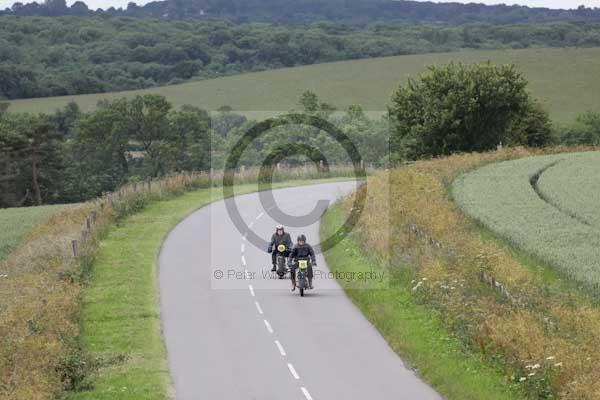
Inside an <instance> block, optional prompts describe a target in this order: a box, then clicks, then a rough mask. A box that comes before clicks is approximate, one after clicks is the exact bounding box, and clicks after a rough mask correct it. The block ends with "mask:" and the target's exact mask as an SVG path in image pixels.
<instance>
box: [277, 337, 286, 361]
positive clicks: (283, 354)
mask: <svg viewBox="0 0 600 400" xmlns="http://www.w3.org/2000/svg"><path fill="white" fill-rule="evenodd" d="M275 344H276V345H277V348H278V349H279V354H281V355H282V356H284V357H285V350H284V349H283V346H282V345H281V343H279V340H276V341H275Z"/></svg>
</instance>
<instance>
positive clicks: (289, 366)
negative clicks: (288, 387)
mask: <svg viewBox="0 0 600 400" xmlns="http://www.w3.org/2000/svg"><path fill="white" fill-rule="evenodd" d="M288 369H289V370H290V373H291V374H292V376H293V377H294V379H300V376H299V375H298V373H297V372H296V370H295V369H294V366H293V365H292V364H290V363H288Z"/></svg>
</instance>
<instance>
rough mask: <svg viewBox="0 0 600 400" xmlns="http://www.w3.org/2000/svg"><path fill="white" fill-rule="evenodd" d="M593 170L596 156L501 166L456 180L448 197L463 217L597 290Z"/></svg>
mask: <svg viewBox="0 0 600 400" xmlns="http://www.w3.org/2000/svg"><path fill="white" fill-rule="evenodd" d="M599 169H600V153H598V152H590V153H573V154H555V155H548V156H540V157H529V158H524V159H519V160H514V161H505V162H501V163H497V164H492V165H488V166H486V167H483V168H481V169H478V170H476V171H474V172H471V173H469V174H467V175H465V176H462V177H460V178H459V179H457V181H456V182H455V183H454V186H453V195H454V198H455V200H456V201H457V203H458V204H459V206H460V207H461V208H462V209H463V210H464V211H465V212H466V213H467V214H468V215H470V216H471V217H473V218H475V219H476V220H477V221H479V222H481V223H482V224H483V225H485V226H486V227H488V228H490V229H491V230H492V231H494V232H496V233H498V234H499V235H500V236H502V237H504V238H506V239H508V240H509V241H510V242H512V243H514V244H516V245H517V246H518V247H519V248H521V249H523V250H525V251H526V252H527V253H530V254H532V255H534V256H536V257H538V258H540V259H541V260H543V261H545V262H547V263H548V264H550V265H552V266H554V267H555V268H557V269H558V270H559V271H561V272H562V273H563V274H564V275H566V276H568V277H571V278H573V279H575V280H576V281H578V282H580V283H583V284H585V285H586V286H590V287H596V288H597V287H598V286H599V285H600V231H599V230H598V223H599V221H600V208H599V207H598V198H599V195H600V191H599V190H598V189H599V187H600V182H599V179H600V178H599V175H598V174H597V172H598V171H599ZM546 174H548V176H546Z"/></svg>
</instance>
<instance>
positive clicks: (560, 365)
mask: <svg viewBox="0 0 600 400" xmlns="http://www.w3.org/2000/svg"><path fill="white" fill-rule="evenodd" d="M562 365H563V363H562V361H561V362H557V363H556V364H554V366H555V367H562Z"/></svg>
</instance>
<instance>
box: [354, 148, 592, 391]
mask: <svg viewBox="0 0 600 400" xmlns="http://www.w3.org/2000/svg"><path fill="white" fill-rule="evenodd" d="M584 150H586V149H583V148H579V149H575V148H553V149H545V150H526V149H504V150H502V151H498V152H491V153H483V154H475V153H474V154H461V155H454V156H451V157H447V158H439V159H434V160H428V161H418V162H416V163H415V164H413V165H410V166H405V167H401V168H396V169H393V170H390V171H388V172H386V173H381V174H379V175H377V176H375V177H372V178H371V179H370V180H369V188H368V191H367V196H366V199H367V200H366V203H365V207H364V211H363V216H362V218H361V219H360V221H359V223H358V225H357V227H356V229H355V232H356V234H357V235H359V238H360V240H359V243H360V244H361V246H362V247H361V250H362V251H366V252H369V253H375V254H380V255H381V256H382V257H383V258H384V261H385V262H386V263H388V264H389V265H390V268H391V270H392V271H402V273H404V274H407V275H408V277H409V278H410V280H409V279H408V278H406V279H405V280H404V281H402V280H398V282H399V283H400V284H404V285H405V286H404V287H405V288H407V289H409V290H410V291H411V292H413V294H414V297H415V298H416V299H418V300H419V301H420V302H421V303H419V304H423V305H426V306H427V307H429V308H430V309H433V310H437V312H438V315H439V317H440V320H441V321H442V322H443V326H444V327H445V328H446V329H448V331H449V332H451V333H452V334H453V335H454V336H455V337H456V338H457V339H459V340H460V342H461V343H463V345H464V346H465V347H466V348H468V349H470V351H472V352H473V354H476V355H478V356H479V357H481V359H482V360H483V361H484V362H485V363H486V364H488V365H492V366H493V365H497V366H499V367H501V368H502V371H503V375H504V376H505V377H506V378H505V379H506V380H507V382H510V384H511V385H514V386H518V387H519V388H520V390H521V391H522V392H523V393H524V394H525V395H526V396H527V397H528V398H536V399H537V398H544V399H549V398H560V399H572V400H581V399H597V398H599V396H600V367H599V366H598V364H597V361H596V360H598V359H599V358H600V350H599V349H598V345H597V344H598V343H600V333H599V332H600V312H599V311H600V309H599V306H598V302H597V296H596V295H594V294H591V293H589V292H588V291H586V290H582V288H581V287H579V285H575V284H570V283H569V282H566V281H565V279H564V277H563V276H561V274H558V273H554V272H553V271H552V270H551V269H550V268H549V267H548V266H546V265H541V264H540V263H539V260H536V259H534V258H533V257H531V256H526V255H525V256H524V255H523V254H522V252H516V251H514V248H513V244H512V243H507V242H505V241H502V240H498V238H497V236H496V235H490V233H489V232H486V230H482V228H481V225H480V224H478V223H477V222H476V221H475V220H473V219H472V218H470V217H468V216H466V215H465V214H464V213H463V212H462V211H461V209H460V208H459V207H458V205H457V204H456V203H455V202H454V201H453V199H452V197H451V185H452V183H453V182H454V181H455V179H456V178H457V177H458V176H461V175H462V174H464V173H467V172H469V171H472V170H474V169H477V168H479V167H481V166H484V165H486V164H491V163H494V162H499V161H505V160H513V159H517V158H524V157H528V156H536V155H543V154H551V153H559V152H574V151H584ZM587 150H590V149H587ZM515 178H516V177H515ZM349 207H350V205H349V204H346V203H344V205H343V210H344V212H345V213H347V212H349ZM531 212H532V213H535V212H536V209H535V208H534V209H532V210H531ZM505 218H507V221H505V222H507V223H509V222H510V221H511V220H512V223H514V224H519V223H521V222H520V221H519V220H518V219H517V218H515V216H514V215H507V216H505ZM373 296H376V294H374V295H373ZM386 324H387V322H386Z"/></svg>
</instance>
